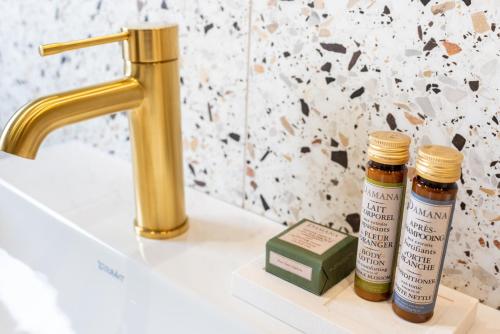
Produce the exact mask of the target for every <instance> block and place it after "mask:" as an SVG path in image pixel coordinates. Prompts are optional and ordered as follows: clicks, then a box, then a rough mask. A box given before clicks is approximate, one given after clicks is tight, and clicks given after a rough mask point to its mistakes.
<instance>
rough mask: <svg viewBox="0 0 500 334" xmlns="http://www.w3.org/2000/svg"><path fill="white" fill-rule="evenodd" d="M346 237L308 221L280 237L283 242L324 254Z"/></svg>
mask: <svg viewBox="0 0 500 334" xmlns="http://www.w3.org/2000/svg"><path fill="white" fill-rule="evenodd" d="M345 237H346V235H345V234H344V233H340V232H337V231H335V230H332V229H331V228H328V227H325V226H322V225H319V224H316V223H313V222H310V221H306V222H304V223H301V224H300V225H299V226H297V227H295V228H293V229H291V230H290V232H287V233H285V234H283V235H282V236H281V237H279V238H280V239H281V240H283V241H286V242H288V243H291V244H294V245H296V246H299V247H301V248H304V249H307V250H309V251H311V252H313V253H316V254H318V255H321V254H323V253H324V252H326V251H327V250H329V249H330V248H332V247H333V246H335V245H336V244H337V243H339V242H340V241H341V240H343V239H344V238H345Z"/></svg>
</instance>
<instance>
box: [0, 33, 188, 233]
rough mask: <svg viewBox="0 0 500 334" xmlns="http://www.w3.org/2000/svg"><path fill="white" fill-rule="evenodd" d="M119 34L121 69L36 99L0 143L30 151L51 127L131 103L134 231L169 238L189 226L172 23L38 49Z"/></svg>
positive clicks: (27, 154)
mask: <svg viewBox="0 0 500 334" xmlns="http://www.w3.org/2000/svg"><path fill="white" fill-rule="evenodd" d="M118 41H123V46H124V47H123V56H124V59H125V64H126V66H125V69H126V77H125V78H123V79H121V80H117V81H112V82H108V83H104V84H100V85H95V86H90V87H86V88H81V89H75V90H71V91H68V92H64V93H58V94H53V95H49V96H46V97H42V98H39V99H37V100H34V101H33V102H31V103H28V104H27V105H25V106H23V107H22V108H21V109H19V110H18V111H17V112H16V113H15V114H14V116H13V117H12V118H11V119H10V120H9V122H8V123H7V125H6V127H5V129H4V131H3V133H2V135H1V137H0V149H1V150H2V151H5V152H8V153H11V154H15V155H18V156H21V157H24V158H28V159H34V158H35V156H36V153H37V151H38V148H39V147H40V144H41V143H42V141H43V140H44V138H45V137H46V136H47V135H48V134H49V133H50V132H51V131H53V130H55V129H57V128H60V127H62V126H65V125H68V124H73V123H76V122H80V121H83V120H86V119H90V118H94V117H98V116H103V115H107V114H111V113H114V112H117V111H122V110H127V109H130V111H129V113H128V116H129V124H130V134H131V135H130V138H131V140H130V141H131V143H132V160H133V169H134V183H135V202H136V219H135V229H136V231H137V233H138V234H139V235H141V236H143V237H146V238H152V239H167V238H171V237H175V236H177V235H179V234H181V233H183V232H184V231H186V230H187V227H188V223H187V216H186V211H185V206H184V185H183V169H182V165H183V164H182V137H181V114H180V93H179V70H178V67H179V66H178V54H179V46H178V28H177V25H166V26H156V27H140V28H124V29H123V31H122V32H120V33H117V34H112V35H107V36H102V37H94V38H89V39H85V40H80V41H73V42H66V43H55V44H47V45H42V46H40V54H41V55H42V56H46V55H52V54H56V53H60V52H64V51H68V50H73V49H79V48H83V47H88V46H94V45H99V44H104V43H111V42H118Z"/></svg>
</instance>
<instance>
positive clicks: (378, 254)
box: [354, 131, 411, 301]
mask: <svg viewBox="0 0 500 334" xmlns="http://www.w3.org/2000/svg"><path fill="white" fill-rule="evenodd" d="M410 142H411V139H410V137H408V136H406V135H404V134H401V133H399V132H393V131H377V132H373V133H371V134H370V136H369V146H368V159H369V161H368V163H367V166H366V177H365V183H364V187H363V188H364V189H363V201H362V207H361V222H360V229H359V240H358V252H357V256H356V275H355V281H354V291H355V292H356V294H357V295H358V296H360V297H361V298H364V299H366V300H370V301H382V300H387V299H389V298H390V296H391V288H392V282H393V275H394V267H395V261H396V254H397V248H398V242H399V232H400V227H401V219H402V217H401V216H402V208H403V205H404V196H405V188H406V170H407V169H406V163H407V162H408V159H409V152H408V150H409V146H410Z"/></svg>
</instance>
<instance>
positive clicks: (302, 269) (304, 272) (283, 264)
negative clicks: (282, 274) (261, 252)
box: [269, 251, 312, 281]
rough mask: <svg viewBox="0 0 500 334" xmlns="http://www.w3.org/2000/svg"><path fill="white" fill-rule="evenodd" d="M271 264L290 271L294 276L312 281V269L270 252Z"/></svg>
mask: <svg viewBox="0 0 500 334" xmlns="http://www.w3.org/2000/svg"><path fill="white" fill-rule="evenodd" d="M269 263H271V264H272V265H274V266H276V267H279V268H281V269H283V270H286V271H289V272H291V273H292V274H295V275H297V276H300V277H302V278H305V279H306V280H309V281H310V280H311V279H312V268H311V267H309V266H306V265H305V264H302V263H300V262H297V261H295V260H292V259H290V258H288V257H286V256H283V255H280V254H278V253H275V252H273V251H271V252H269Z"/></svg>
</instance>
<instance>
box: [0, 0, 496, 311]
mask: <svg viewBox="0 0 500 334" xmlns="http://www.w3.org/2000/svg"><path fill="white" fill-rule="evenodd" d="M118 4H119V5H118ZM75 13H78V15H75ZM171 17H174V18H177V19H178V20H179V21H180V23H181V32H180V34H181V48H182V50H181V53H182V58H181V77H182V106H183V130H184V149H185V150H184V157H185V163H186V171H185V175H186V182H187V184H188V185H190V186H193V187H195V188H197V189H200V190H202V191H204V192H206V193H209V194H212V195H214V196H217V197H218V198H221V199H223V200H225V201H229V202H231V203H233V204H236V205H240V206H241V205H243V207H245V208H246V209H248V210H251V211H254V212H256V213H258V214H263V215H265V216H266V217H269V218H271V219H273V220H275V221H277V222H280V223H285V224H290V223H293V222H295V221H297V220H298V219H299V218H302V217H307V218H312V219H314V220H317V221H319V222H322V223H324V224H328V225H331V226H335V227H337V228H341V229H344V230H347V231H354V232H355V231H357V229H358V227H359V214H358V212H359V205H360V200H361V197H360V196H361V184H362V180H363V175H364V171H363V169H364V167H363V166H364V164H365V163H366V160H365V156H366V141H367V134H368V132H369V131H372V130H374V129H393V130H397V131H402V132H405V133H408V134H409V135H411V136H412V137H413V138H414V142H413V149H415V148H416V147H417V146H418V145H420V144H427V143H437V144H445V145H453V146H455V147H456V148H458V149H459V150H461V151H462V152H463V153H464V155H465V161H464V168H463V177H462V180H461V185H460V192H459V197H458V201H457V208H456V215H455V221H454V228H453V231H452V233H451V239H450V244H449V250H448V254H447V258H446V266H445V270H444V280H443V282H444V283H445V284H447V285H448V286H451V287H454V288H457V289H458V290H460V291H464V292H466V293H468V294H471V295H473V296H476V297H478V298H480V299H481V300H482V301H484V302H485V303H486V304H488V305H491V306H494V307H500V292H499V291H500V272H499V267H500V231H499V230H500V229H499V228H498V224H500V222H499V221H500V199H499V196H500V190H499V187H500V183H499V182H500V149H499V147H500V146H499V136H500V135H499V130H500V125H499V120H500V107H499V105H500V103H499V102H500V101H499V96H500V94H499V93H500V79H499V78H500V76H499V74H500V51H499V50H500V47H499V46H500V28H499V27H498V26H499V25H500V3H499V2H498V1H494V0H477V1H474V3H473V4H472V3H471V2H470V1H458V0H457V1H446V0H444V1H430V0H414V1H396V0H392V1H374V0H371V1H370V0H338V1H337V0H336V1H327V0H310V1H302V0H300V1H299V0H289V1H278V0H266V1H255V0H254V1H250V0H230V1H226V0H224V1H223V0H218V1H215V0H214V1H201V0H199V1H182V0H156V1H151V0H124V1H120V2H117V1H112V0H96V1H74V0H65V1H43V2H42V1H34V0H29V1H16V2H11V3H10V4H9V9H8V10H3V11H0V36H2V38H3V41H4V43H5V44H6V45H5V46H4V48H3V49H2V50H0V68H1V70H2V80H0V98H1V99H2V102H3V105H2V108H1V109H0V127H1V126H3V124H5V122H6V121H7V118H8V117H9V116H10V115H11V114H12V112H13V111H14V110H16V109H17V108H18V107H19V106H21V105H22V104H24V103H25V102H27V101H28V100H30V99H32V98H34V97H37V96H40V95H44V94H48V93H51V92H57V91H61V90H65V89H70V88H76V87H81V86H84V85H89V84H94V83H99V82H103V81H107V80H112V79H115V78H118V77H120V76H121V75H122V73H123V72H122V66H123V63H122V61H121V52H120V48H119V46H118V44H115V45H109V46H99V47H95V48H90V49H86V50H80V51H75V52H71V53H67V54H64V55H57V56H52V57H48V58H45V59H42V58H40V57H39V56H38V54H37V51H36V46H37V45H38V44H40V43H42V42H52V41H58V40H69V39H76V38H81V37H82V36H83V37H85V36H89V35H92V36H96V35H100V34H104V33H109V32H114V31H118V30H119V29H120V27H121V26H123V25H125V24H126V22H131V21H135V20H139V21H158V20H165V19H170V18H171ZM249 20H250V21H249ZM48 22H50V24H48ZM12 27H20V28H19V29H17V28H16V33H12V31H11V30H12ZM249 28H250V31H249ZM248 46H250V47H248ZM247 75H248V77H247ZM247 78H248V81H247ZM247 94H248V96H247ZM75 138H76V139H79V140H82V141H84V142H87V143H90V144H92V145H94V146H96V147H97V148H99V149H101V150H104V151H107V152H110V153H113V154H117V155H119V156H122V157H126V158H128V157H129V156H130V148H129V142H128V141H129V137H128V121H127V117H126V114H125V113H118V114H116V115H112V116H109V117H104V118H100V119H96V120H92V121H89V122H85V123H81V124H78V125H75V126H71V127H68V128H65V129H61V130H59V131H57V132H55V133H54V134H53V135H51V136H50V138H49V139H48V141H47V144H51V143H56V142H60V141H63V140H68V139H75ZM413 162H414V160H413V159H412V160H411V164H413ZM413 173H414V170H413V169H410V176H411V175H413Z"/></svg>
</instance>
